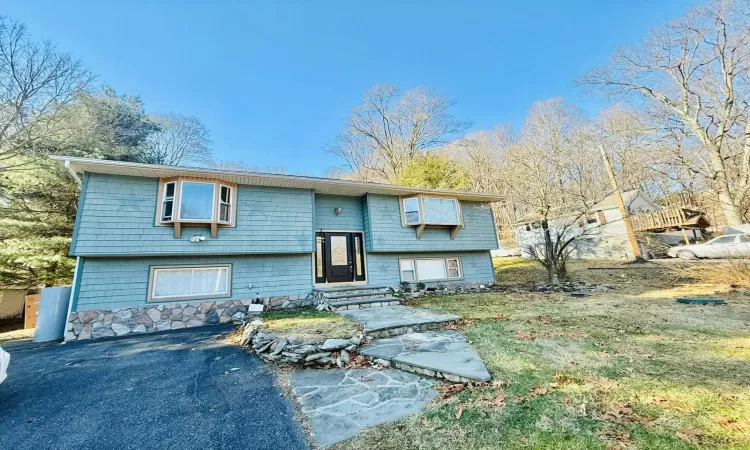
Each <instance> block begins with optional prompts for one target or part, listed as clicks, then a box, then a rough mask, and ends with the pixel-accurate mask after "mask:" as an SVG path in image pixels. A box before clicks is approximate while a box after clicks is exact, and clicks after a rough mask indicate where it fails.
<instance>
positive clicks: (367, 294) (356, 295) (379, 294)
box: [323, 290, 391, 301]
mask: <svg viewBox="0 0 750 450" xmlns="http://www.w3.org/2000/svg"><path fill="white" fill-rule="evenodd" d="M384 297H391V291H389V290H382V291H359V292H351V293H348V294H339V293H324V294H323V298H324V299H326V300H331V301H339V300H361V299H367V298H384Z"/></svg>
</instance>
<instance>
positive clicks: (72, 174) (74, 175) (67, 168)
mask: <svg viewBox="0 0 750 450" xmlns="http://www.w3.org/2000/svg"><path fill="white" fill-rule="evenodd" d="M63 165H64V166H65V170H67V171H68V174H69V175H70V177H71V178H73V179H74V180H75V182H76V183H78V186H81V179H80V178H79V177H78V174H77V173H76V172H75V170H73V169H71V168H70V160H69V159H66V160H65V162H64V163H63Z"/></svg>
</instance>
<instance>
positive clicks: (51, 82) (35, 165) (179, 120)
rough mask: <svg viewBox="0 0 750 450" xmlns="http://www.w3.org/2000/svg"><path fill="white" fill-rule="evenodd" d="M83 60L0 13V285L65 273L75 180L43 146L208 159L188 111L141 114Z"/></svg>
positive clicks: (63, 279) (38, 281)
mask: <svg viewBox="0 0 750 450" xmlns="http://www.w3.org/2000/svg"><path fill="white" fill-rule="evenodd" d="M97 81H98V80H96V78H95V76H94V75H93V74H92V73H91V72H90V71H88V70H87V69H86V68H85V66H84V64H83V63H82V62H81V61H79V60H77V59H75V58H74V57H73V56H71V55H70V54H68V53H65V52H64V51H61V50H59V49H57V48H56V47H55V46H54V45H53V44H51V43H50V42H47V41H41V40H38V39H35V38H34V37H32V36H31V35H30V34H29V33H28V31H27V30H26V28H25V27H24V26H23V25H22V24H20V23H18V22H15V21H12V20H10V19H8V18H4V17H0V286H9V285H10V286H20V287H28V288H33V287H38V286H47V285H54V284H61V283H69V282H70V280H71V277H72V270H73V264H74V261H73V260H72V259H71V258H70V257H68V251H69V246H70V239H71V235H72V231H73V222H74V219H75V215H76V209H77V201H78V194H79V190H78V187H77V186H76V185H75V184H74V183H73V181H72V180H71V179H70V177H69V176H68V175H67V174H66V173H65V172H64V170H62V168H60V167H59V166H58V165H57V164H55V163H52V162H51V161H50V160H49V159H47V158H46V156H48V155H50V154H63V155H71V156H81V157H91V158H104V159H112V160H120V161H131V162H144V163H152V164H168V165H210V164H211V163H212V153H211V139H210V133H209V131H208V129H207V128H206V126H205V125H204V124H203V123H201V121H200V120H199V119H197V118H195V117H190V116H184V115H180V114H175V113H168V114H164V115H159V114H150V113H148V112H147V111H146V110H145V108H144V104H143V102H142V101H141V99H140V98H138V97H137V96H129V95H119V94H117V93H116V92H115V90H114V89H112V88H111V87H108V86H101V85H99V84H98V83H97Z"/></svg>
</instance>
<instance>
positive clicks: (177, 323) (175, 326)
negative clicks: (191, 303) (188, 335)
mask: <svg viewBox="0 0 750 450" xmlns="http://www.w3.org/2000/svg"><path fill="white" fill-rule="evenodd" d="M170 328H171V329H172V330H177V329H179V328H185V322H181V321H179V320H176V321H174V322H172V326H171V327H170Z"/></svg>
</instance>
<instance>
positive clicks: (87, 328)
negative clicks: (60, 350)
mask: <svg viewBox="0 0 750 450" xmlns="http://www.w3.org/2000/svg"><path fill="white" fill-rule="evenodd" d="M91 329H92V325H91V324H90V323H87V324H85V325H84V326H83V328H82V329H81V332H80V333H78V339H90V338H91Z"/></svg>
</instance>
